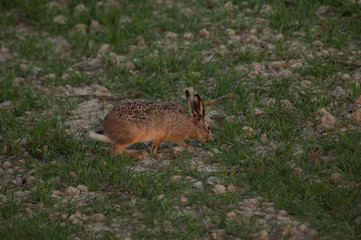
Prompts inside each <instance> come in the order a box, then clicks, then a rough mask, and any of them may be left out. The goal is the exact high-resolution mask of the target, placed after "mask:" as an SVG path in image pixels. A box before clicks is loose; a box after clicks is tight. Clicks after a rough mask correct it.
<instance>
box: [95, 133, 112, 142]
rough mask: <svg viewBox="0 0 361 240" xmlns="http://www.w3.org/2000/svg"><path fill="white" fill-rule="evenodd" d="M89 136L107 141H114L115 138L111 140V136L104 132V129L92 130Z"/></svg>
mask: <svg viewBox="0 0 361 240" xmlns="http://www.w3.org/2000/svg"><path fill="white" fill-rule="evenodd" d="M89 137H91V138H94V139H96V140H99V141H102V142H106V143H114V141H113V140H111V139H110V138H109V137H107V135H105V134H104V131H98V132H90V133H89Z"/></svg>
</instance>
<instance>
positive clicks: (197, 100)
mask: <svg viewBox="0 0 361 240" xmlns="http://www.w3.org/2000/svg"><path fill="white" fill-rule="evenodd" d="M193 102H194V111H195V113H196V116H197V118H198V119H201V118H204V116H205V112H206V109H205V107H204V103H203V101H202V99H201V97H200V96H199V95H198V94H196V95H194V98H193Z"/></svg>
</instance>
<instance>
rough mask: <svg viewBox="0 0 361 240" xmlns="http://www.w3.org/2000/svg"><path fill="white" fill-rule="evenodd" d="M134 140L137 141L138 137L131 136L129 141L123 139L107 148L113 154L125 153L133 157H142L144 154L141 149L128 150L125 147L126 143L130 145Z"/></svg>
mask: <svg viewBox="0 0 361 240" xmlns="http://www.w3.org/2000/svg"><path fill="white" fill-rule="evenodd" d="M136 142H139V139H138V138H133V139H131V140H129V141H124V142H121V143H119V142H118V143H115V144H114V145H113V146H111V147H110V148H109V150H110V151H111V152H114V153H115V155H117V156H118V155H120V154H122V153H127V154H129V155H131V156H133V157H135V158H138V159H142V158H143V157H144V155H145V154H143V152H142V150H137V151H136V150H128V149H127V148H126V147H127V146H128V145H131V144H133V143H136Z"/></svg>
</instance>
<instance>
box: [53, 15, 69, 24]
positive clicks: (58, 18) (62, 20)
mask: <svg viewBox="0 0 361 240" xmlns="http://www.w3.org/2000/svg"><path fill="white" fill-rule="evenodd" d="M53 21H54V22H55V23H57V24H60V25H63V24H65V23H66V22H67V21H68V19H67V18H66V17H65V16H63V15H58V16H56V17H54V18H53Z"/></svg>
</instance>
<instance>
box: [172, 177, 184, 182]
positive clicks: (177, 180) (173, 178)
mask: <svg viewBox="0 0 361 240" xmlns="http://www.w3.org/2000/svg"><path fill="white" fill-rule="evenodd" d="M181 179H182V177H181V176H179V175H174V176H173V177H172V180H173V181H175V182H179V181H180V180H181Z"/></svg>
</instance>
